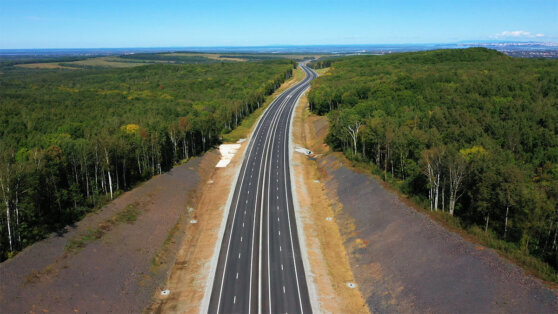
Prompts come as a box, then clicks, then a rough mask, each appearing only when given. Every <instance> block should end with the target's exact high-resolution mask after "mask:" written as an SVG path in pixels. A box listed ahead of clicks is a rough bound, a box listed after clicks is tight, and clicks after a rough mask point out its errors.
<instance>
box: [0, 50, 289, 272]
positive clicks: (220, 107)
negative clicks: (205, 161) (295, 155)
mask: <svg viewBox="0 0 558 314" xmlns="http://www.w3.org/2000/svg"><path fill="white" fill-rule="evenodd" d="M294 66H295V63H294V62H292V61H290V60H285V59H283V60H273V61H264V62H236V63H232V62H231V63H214V64H204V65H195V64H184V65H161V64H158V65H146V66H139V67H134V68H128V69H90V70H31V69H15V68H14V69H8V68H3V69H2V70H3V71H4V73H3V75H2V76H0V200H1V201H2V202H1V204H2V205H1V206H0V208H2V210H1V211H0V261H2V260H5V259H6V258H9V257H11V256H13V255H14V254H16V253H17V252H19V251H21V250H22V249H23V248H25V247H26V246H28V245H30V244H32V243H33V242H35V241H38V240H40V239H43V238H45V237H46V236H48V235H49V234H51V233H52V232H61V231H62V230H63V228H64V227H65V226H67V225H68V224H71V223H73V222H75V221H78V220H79V219H81V218H82V217H83V216H84V215H85V214H87V213H89V212H91V211H92V210H94V209H96V208H99V207H100V206H102V205H103V204H105V203H106V202H107V201H109V200H111V199H113V198H114V197H116V196H117V195H119V194H120V193H121V192H122V191H126V190H129V189H131V188H132V187H134V185H136V184H138V183H140V182H142V181H144V180H146V179H148V178H150V177H152V176H153V175H156V174H160V173H162V172H165V171H167V170H169V169H170V168H172V167H173V165H175V164H177V163H180V162H182V161H184V160H187V159H188V158H190V157H192V156H195V155H199V154H201V153H203V152H205V151H207V150H208V149H210V148H212V147H214V146H215V145H216V144H218V143H220V141H221V134H224V133H227V132H229V131H230V130H232V129H234V128H235V127H236V126H237V125H239V123H240V122H241V120H242V119H243V118H244V117H246V116H247V115H249V114H250V113H251V112H253V111H254V110H255V109H257V108H259V107H260V106H262V105H263V104H264V100H265V96H266V95H270V94H271V93H273V91H275V90H276V89H277V88H278V87H279V86H280V85H281V83H282V82H283V81H284V80H286V79H288V78H289V77H291V76H292V70H293V67H294Z"/></svg>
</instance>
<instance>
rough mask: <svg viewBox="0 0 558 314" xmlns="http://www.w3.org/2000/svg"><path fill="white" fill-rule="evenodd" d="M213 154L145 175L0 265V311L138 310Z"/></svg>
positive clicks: (172, 247)
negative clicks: (141, 180)
mask: <svg viewBox="0 0 558 314" xmlns="http://www.w3.org/2000/svg"><path fill="white" fill-rule="evenodd" d="M218 157H219V155H218V153H216V152H214V151H211V152H208V153H206V154H205V155H204V156H203V157H199V158H195V159H193V160H191V161H189V162H187V163H185V164H183V165H180V166H177V167H175V168H173V169H172V170H171V171H169V172H167V173H164V174H162V175H158V176H156V177H153V178H152V179H150V180H148V181H146V182H145V183H143V184H142V185H140V186H139V187H137V188H135V189H133V190H131V191H129V192H126V193H124V194H123V195H121V196H120V197H118V198H117V199H115V200H114V201H112V202H111V203H110V204H108V205H106V206H104V207H103V208H101V209H100V210H99V211H97V212H95V213H92V214H90V215H88V216H87V217H85V218H84V219H83V220H81V221H80V222H78V223H77V224H76V225H75V226H73V227H68V228H67V229H68V231H67V232H66V233H65V234H61V235H56V234H54V235H52V236H51V237H50V238H48V239H46V240H44V241H40V242H37V243H35V244H34V245H32V246H31V247H28V248H26V249H25V250H24V251H23V252H21V253H20V254H18V255H17V256H16V257H14V258H13V259H10V260H8V261H6V262H4V263H2V264H0V278H2V280H1V281H0V309H1V312H4V313H23V312H55V313H69V312H99V313H103V312H104V313H107V312H120V313H124V312H141V311H142V310H143V309H144V308H145V307H146V306H147V305H149V303H150V302H151V296H152V294H153V290H155V289H157V287H159V284H161V282H162V281H163V280H164V279H165V277H166V275H165V274H166V272H167V271H168V269H169V268H170V266H171V265H172V263H173V261H174V256H175V254H176V251H177V245H176V243H180V242H181V238H182V237H183V236H184V234H185V233H186V234H188V233H189V230H188V229H187V226H188V224H187V223H186V222H187V221H188V220H189V218H190V217H194V216H195V212H189V211H188V210H187V208H188V207H190V206H191V204H193V203H194V202H195V200H194V199H193V198H192V196H193V195H194V194H193V193H194V192H195V190H196V188H197V186H198V183H199V182H200V181H201V180H203V179H204V178H205V177H206V176H207V173H208V171H210V170H213V169H214V167H215V164H216V163H217V160H218ZM201 182H203V181H201Z"/></svg>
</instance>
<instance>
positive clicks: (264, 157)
mask: <svg viewBox="0 0 558 314" xmlns="http://www.w3.org/2000/svg"><path fill="white" fill-rule="evenodd" d="M287 91H288V90H287ZM286 104H287V97H285V100H283V102H281V105H279V107H278V108H277V111H276V112H275V114H274V115H273V119H271V122H270V125H269V128H268V129H267V134H266V136H265V142H264V149H263V153H262V159H261V160H260V175H262V169H261V165H262V164H263V161H264V160H265V165H264V169H263V175H262V177H263V180H262V184H263V187H262V191H261V193H262V198H261V200H260V228H259V229H260V237H259V241H258V243H259V251H258V276H259V278H258V313H262V309H261V305H262V302H261V300H262V228H263V222H262V220H263V203H264V193H265V172H266V171H267V159H268V158H267V155H268V150H269V148H270V147H271V148H272V145H271V144H272V141H271V138H272V137H273V136H274V132H271V130H272V129H273V127H274V126H275V125H276V124H277V122H278V121H279V118H280V117H281V113H282V112H283V109H284V108H285V106H286ZM266 147H267V148H266ZM258 190H259V179H258ZM258 190H256V204H254V205H255V206H256V208H255V211H257V205H258V204H257V196H258V194H259V191H258ZM255 219H256V215H254V228H255V227H256V220H255ZM254 231H255V230H254ZM253 237H254V234H253V235H252V238H253ZM253 248H254V245H252V257H251V259H250V269H252V261H253V260H254V256H253V254H254V250H253ZM251 275H252V271H250V276H251ZM251 293H252V279H251V278H250V294H251Z"/></svg>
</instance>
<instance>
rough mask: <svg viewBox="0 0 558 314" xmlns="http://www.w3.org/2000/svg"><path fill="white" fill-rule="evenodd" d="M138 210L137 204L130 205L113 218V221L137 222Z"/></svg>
mask: <svg viewBox="0 0 558 314" xmlns="http://www.w3.org/2000/svg"><path fill="white" fill-rule="evenodd" d="M139 214H140V210H139V209H138V203H137V202H136V203H132V204H129V205H128V206H126V208H125V209H124V210H123V211H121V212H119V213H118V214H116V215H115V216H114V221H115V222H117V223H129V224H131V223H133V222H134V221H136V220H138V216H139Z"/></svg>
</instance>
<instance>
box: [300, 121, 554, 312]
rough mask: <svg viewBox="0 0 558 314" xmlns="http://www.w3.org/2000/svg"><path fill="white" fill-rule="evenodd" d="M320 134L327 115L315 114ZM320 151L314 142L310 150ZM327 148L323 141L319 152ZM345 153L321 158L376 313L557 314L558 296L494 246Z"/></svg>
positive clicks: (359, 277) (354, 267) (331, 196)
mask: <svg viewBox="0 0 558 314" xmlns="http://www.w3.org/2000/svg"><path fill="white" fill-rule="evenodd" d="M308 121H309V123H311V124H312V127H313V128H314V129H315V130H316V132H314V133H316V134H320V132H324V131H323V130H326V131H327V119H326V118H325V117H316V116H310V117H309V118H308ZM310 149H312V148H310ZM320 149H321V150H322V151H321V152H326V151H327V146H325V145H324V144H323V142H321V143H315V145H314V149H313V150H314V151H318V152H320ZM349 165H350V163H349V162H348V161H347V160H346V159H345V158H344V157H343V156H342V155H341V154H340V153H327V154H326V155H324V156H319V157H318V168H319V173H320V175H321V178H322V179H321V180H322V182H323V183H325V191H326V192H327V197H328V200H329V202H330V204H331V206H332V208H333V211H334V212H335V216H334V220H335V222H336V224H337V225H338V227H339V229H340V230H341V234H342V237H343V241H344V246H345V249H346V252H347V254H348V256H349V261H350V265H351V268H352V271H353V273H354V276H355V279H356V282H357V284H358V286H359V287H360V290H361V291H362V294H363V296H364V298H365V299H366V303H367V304H368V306H369V308H370V310H371V311H372V312H406V313H408V312H419V313H422V312H433V313H493V312H498V313H500V312H506V313H556V312H557V309H558V294H557V292H556V291H552V290H549V289H548V288H547V287H545V286H544V285H543V284H542V283H541V282H540V281H539V280H537V279H536V278H534V277H531V276H529V275H528V274H526V273H525V272H524V271H523V270H522V269H521V268H519V267H518V266H516V265H515V264H512V263H510V262H508V261H507V260H505V259H503V258H501V257H499V256H498V254H497V253H496V252H494V251H493V250H491V249H488V248H485V247H483V246H479V245H476V244H473V243H470V242H467V241H466V240H464V239H463V238H462V237H460V236H459V235H457V234H455V233H453V232H450V231H448V230H446V229H445V228H443V227H442V226H440V225H439V224H437V223H435V222H433V221H432V220H431V219H430V218H429V217H428V216H426V215H424V214H422V213H420V212H417V211H416V210H414V209H413V208H411V207H409V206H407V205H406V204H405V202H404V200H402V199H400V198H399V197H398V196H397V195H396V194H393V193H392V192H389V191H387V190H386V189H385V188H384V187H383V186H382V185H381V184H380V183H379V182H378V181H377V180H376V179H374V178H373V177H372V176H370V175H367V174H365V173H362V171H355V170H353V169H351V167H349Z"/></svg>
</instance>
